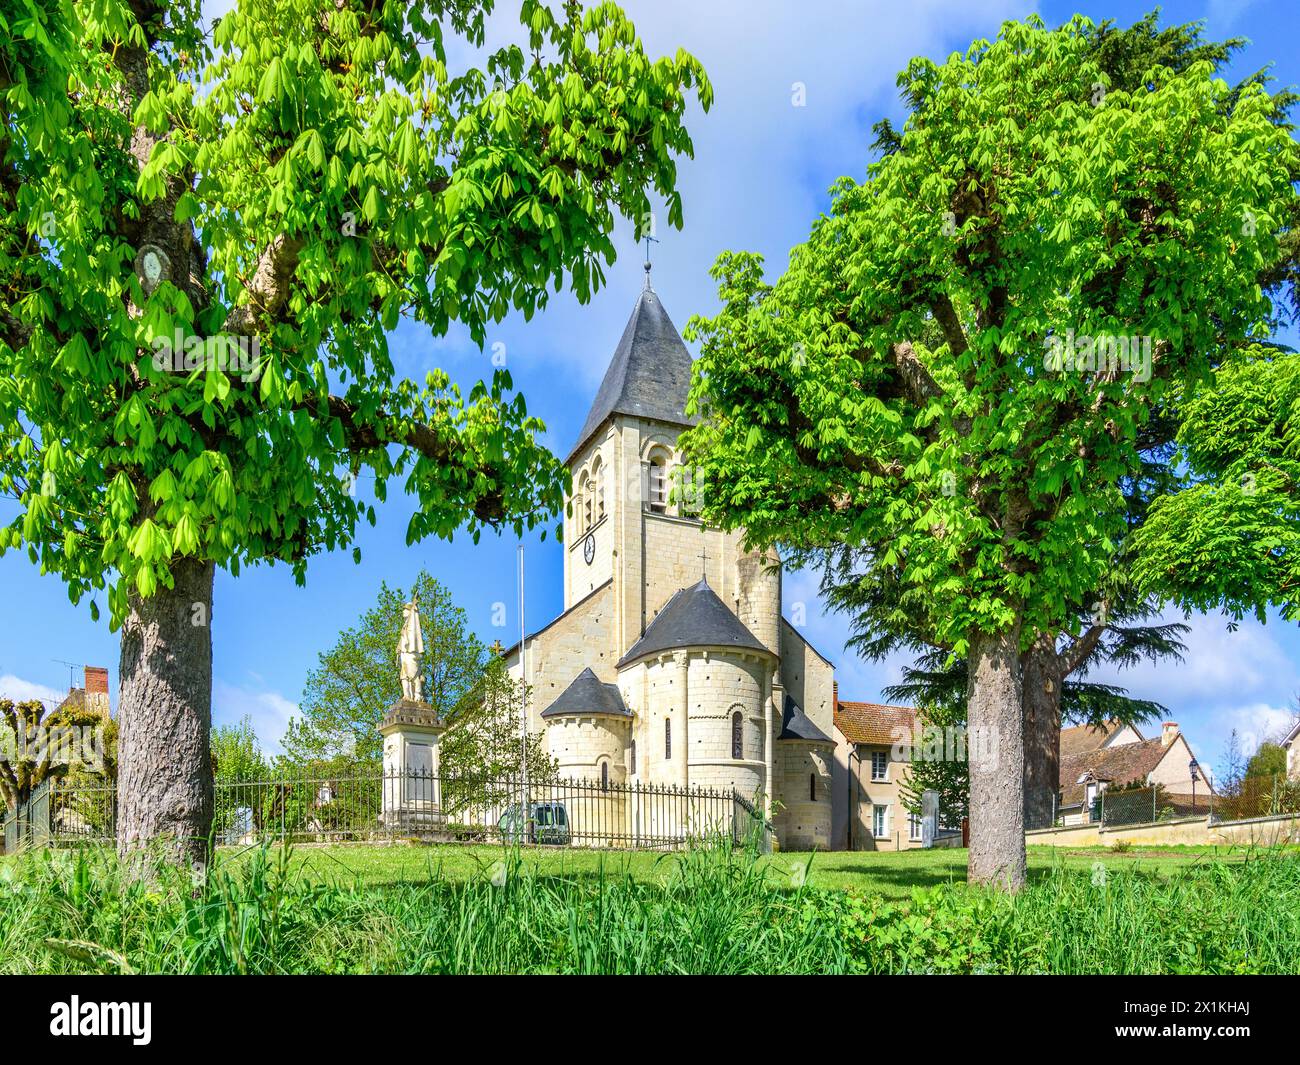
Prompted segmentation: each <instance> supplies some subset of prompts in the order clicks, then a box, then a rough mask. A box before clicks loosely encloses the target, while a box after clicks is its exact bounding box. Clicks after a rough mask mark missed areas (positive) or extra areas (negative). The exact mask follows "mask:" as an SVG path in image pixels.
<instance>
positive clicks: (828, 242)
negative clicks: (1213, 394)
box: [683, 19, 1300, 648]
mask: <svg viewBox="0 0 1300 1065" xmlns="http://www.w3.org/2000/svg"><path fill="white" fill-rule="evenodd" d="M1099 62H1100V61H1099V54H1098V52H1097V51H1096V46H1095V42H1094V38H1093V36H1092V27H1091V24H1090V23H1088V22H1087V21H1086V20H1083V19H1076V20H1074V21H1073V22H1071V23H1070V24H1069V25H1068V26H1066V27H1063V28H1062V29H1060V30H1056V31H1049V30H1047V29H1046V28H1044V27H1043V25H1042V23H1041V22H1040V21H1038V20H1036V19H1031V20H1029V21H1027V22H1024V23H1007V24H1006V25H1004V27H1003V29H1002V31H1001V33H1000V35H999V37H998V38H997V40H995V41H992V42H977V43H976V44H975V45H972V47H971V49H970V50H969V51H968V52H967V53H965V54H960V55H954V56H952V57H950V58H949V59H948V61H947V62H946V63H944V64H941V65H940V64H934V63H930V62H928V61H921V60H918V61H915V62H914V63H913V64H912V65H911V66H910V67H909V69H908V71H907V72H906V74H905V75H904V77H903V78H902V80H901V84H902V85H903V88H904V92H905V95H906V96H907V98H908V100H909V101H913V102H914V110H913V113H912V115H911V117H910V118H909V121H908V124H907V126H906V128H905V130H904V132H903V135H902V137H901V139H900V140H899V141H898V143H897V145H896V146H895V149H894V150H893V151H892V152H891V153H890V154H887V155H885V156H884V157H883V158H882V159H881V160H880V161H879V162H877V163H874V164H873V165H872V166H871V167H870V170H869V177H868V180H867V181H865V182H864V183H862V184H857V183H854V182H852V181H848V180H847V179H845V180H842V181H841V182H840V183H838V184H837V186H836V192H835V200H834V205H833V208H832V211H831V212H830V213H829V215H828V216H826V217H823V218H820V219H818V220H817V221H816V222H815V223H814V225H813V227H812V231H811V234H810V237H809V239H808V241H807V242H806V243H805V244H803V245H801V246H800V247H798V248H795V249H794V250H793V251H792V252H791V256H790V267H789V269H788V270H787V272H786V273H785V274H784V275H783V276H782V277H781V278H780V279H779V280H778V281H777V282H776V283H775V284H774V285H768V284H766V283H765V282H764V281H763V278H762V262H761V260H760V259H759V258H757V257H756V256H752V255H739V254H732V253H728V254H725V255H723V256H721V257H720V258H719V260H718V262H717V264H716V266H715V268H714V271H713V276H714V277H715V278H716V279H717V280H718V282H719V296H720V298H721V300H722V303H723V308H722V310H721V311H720V312H719V313H718V314H717V315H716V316H713V317H711V318H696V319H693V320H692V322H691V324H690V327H689V329H688V335H689V336H692V337H693V338H694V339H697V340H698V341H699V342H700V347H701V358H700V360H699V361H698V362H697V364H696V369H695V376H694V381H693V387H692V405H693V407H692V409H694V410H697V411H700V410H708V411H709V412H710V419H709V420H708V421H706V422H705V423H704V424H701V425H700V426H698V427H696V428H694V429H692V430H690V431H689V432H688V433H687V434H686V435H685V436H684V437H683V441H684V445H685V448H686V460H687V461H688V462H689V463H692V464H694V465H696V466H697V467H698V468H700V469H701V471H702V472H703V474H704V476H705V478H706V483H708V484H709V485H710V486H713V487H714V488H715V491H714V492H712V493H710V496H709V498H708V499H707V500H706V506H705V516H706V518H708V519H710V520H712V521H715V522H718V523H721V524H724V525H726V526H728V527H743V528H745V529H746V530H747V534H748V536H749V538H750V540H751V541H753V542H755V543H756V544H759V545H782V546H784V547H785V548H786V549H787V550H789V551H791V552H793V553H794V555H795V556H796V557H797V558H802V559H808V558H812V559H813V560H815V561H823V562H824V561H827V560H840V559H842V560H844V564H845V565H846V567H848V568H847V569H846V571H845V573H844V574H843V577H844V579H845V580H850V579H856V580H859V581H861V582H862V584H863V585H864V586H866V587H872V588H880V589H888V597H889V598H888V601H889V602H890V603H891V604H893V606H894V607H895V608H896V609H897V611H898V615H897V616H899V617H905V618H907V619H908V624H913V623H915V624H916V625H917V628H916V629H915V630H913V631H919V632H923V633H924V639H925V640H927V641H929V642H933V643H937V644H940V645H942V646H945V647H953V648H960V647H962V646H964V643H965V641H966V640H967V639H968V638H969V635H970V634H971V633H972V632H973V631H975V630H984V631H996V630H998V629H1000V628H1004V627H1007V626H1009V625H1011V624H1012V623H1013V622H1014V621H1015V620H1016V619H1017V618H1023V619H1024V622H1025V624H1024V628H1023V631H1024V633H1025V634H1026V639H1030V638H1032V634H1033V633H1035V632H1059V631H1061V630H1062V629H1063V628H1068V627H1069V626H1071V625H1073V624H1074V623H1075V614H1076V613H1077V610H1078V604H1079V603H1081V602H1084V601H1085V599H1086V597H1087V596H1089V595H1090V594H1092V593H1093V592H1094V590H1095V589H1097V588H1098V587H1102V586H1104V585H1105V584H1106V582H1107V579H1108V576H1109V575H1110V574H1111V573H1113V571H1114V568H1115V567H1116V566H1117V565H1118V564H1119V563H1118V557H1119V555H1120V553H1121V552H1127V551H1128V550H1129V549H1130V543H1129V537H1128V532H1129V528H1130V526H1129V521H1130V518H1131V517H1132V515H1130V514H1129V512H1128V507H1129V504H1128V502H1127V501H1126V498H1125V493H1124V492H1123V491H1122V490H1121V485H1122V484H1127V483H1130V482H1131V480H1132V479H1133V478H1136V477H1138V476H1140V475H1145V474H1144V471H1145V469H1146V464H1147V463H1149V462H1151V461H1153V460H1152V459H1150V457H1149V455H1150V453H1151V450H1152V449H1153V448H1154V449H1159V448H1167V447H1168V444H1169V443H1170V439H1169V437H1170V433H1171V429H1170V428H1169V427H1168V426H1169V423H1170V420H1171V419H1172V418H1173V417H1174V415H1173V414H1172V413H1171V410H1172V408H1174V407H1175V405H1176V404H1178V403H1179V402H1180V401H1181V400H1182V398H1184V397H1185V396H1186V395H1188V394H1190V393H1191V392H1192V391H1194V390H1195V389H1196V387H1197V386H1198V383H1199V382H1201V381H1203V380H1204V379H1205V378H1206V376H1207V375H1208V373H1209V371H1210V367H1211V358H1212V357H1216V355H1217V353H1218V352H1221V351H1222V350H1224V349H1225V348H1226V347H1227V346H1229V345H1232V344H1234V343H1238V342H1239V341H1240V340H1242V339H1249V338H1254V337H1259V336H1262V335H1265V334H1266V333H1267V331H1268V329H1269V328H1270V316H1271V313H1272V312H1271V307H1270V304H1269V300H1268V298H1267V296H1266V295H1264V294H1263V292H1262V286H1261V282H1260V273H1261V269H1262V268H1263V267H1264V266H1265V264H1268V263H1274V262H1276V261H1277V256H1278V243H1277V242H1278V232H1277V227H1276V226H1275V225H1274V224H1273V223H1272V221H1271V220H1272V219H1280V218H1288V217H1294V211H1295V209H1296V194H1295V191H1294V189H1293V187H1292V184H1291V182H1292V179H1293V178H1294V177H1295V176H1296V175H1297V174H1298V173H1300V170H1298V169H1297V167H1298V166H1300V159H1298V157H1297V150H1296V145H1295V144H1294V142H1293V141H1292V139H1291V138H1290V136H1289V135H1288V133H1287V132H1286V130H1284V129H1280V128H1278V126H1277V125H1276V124H1275V122H1274V117H1275V115H1274V109H1273V106H1272V103H1271V101H1270V100H1269V99H1268V97H1267V96H1266V95H1265V94H1264V93H1263V92H1262V91H1261V90H1259V88H1258V87H1254V88H1251V87H1247V88H1245V89H1243V90H1242V91H1241V93H1240V94H1239V95H1236V96H1233V97H1232V99H1231V100H1230V95H1232V94H1230V92H1229V90H1228V89H1227V88H1226V86H1224V85H1223V84H1222V82H1218V81H1216V80H1215V79H1214V77H1213V73H1214V72H1213V68H1212V67H1211V66H1210V65H1209V64H1207V63H1195V62H1189V63H1186V64H1183V65H1182V66H1181V68H1180V69H1179V70H1178V71H1177V72H1175V71H1173V70H1169V69H1155V70H1150V71H1149V72H1148V75H1147V76H1146V77H1144V78H1143V79H1141V81H1140V82H1139V83H1137V84H1133V85H1131V86H1130V85H1129V84H1128V83H1126V82H1123V81H1121V80H1119V79H1109V77H1108V75H1107V74H1106V73H1105V72H1104V71H1103V70H1102V69H1101V66H1100V65H1099ZM1106 81H1110V82H1111V86H1112V87H1111V89H1110V90H1109V91H1108V92H1107V93H1106V94H1105V95H1104V106H1100V105H1097V104H1094V102H1093V100H1092V96H1093V93H1094V84H1095V83H1098V82H1103V83H1104V82H1106ZM1243 204H1250V205H1251V207H1250V208H1249V210H1250V212H1251V214H1250V218H1251V219H1252V220H1253V229H1252V227H1251V226H1244V227H1243V223H1242V217H1243V216H1242V205H1243ZM1266 217H1267V218H1268V219H1269V220H1270V221H1269V222H1267V223H1263V222H1260V221H1259V220H1260V219H1263V218H1266ZM1121 339H1122V340H1123V347H1122V348H1121V347H1120V340H1121ZM1054 341H1055V342H1067V341H1068V343H1069V344H1070V345H1076V342H1077V344H1078V345H1084V346H1085V347H1086V350H1087V353H1088V354H1087V357H1086V359H1081V361H1080V362H1079V363H1078V364H1077V365H1075V364H1073V363H1072V364H1071V366H1070V367H1069V368H1068V369H1062V368H1060V367H1055V368H1053V367H1052V366H1051V365H1050V364H1049V363H1048V361H1047V359H1046V356H1047V354H1048V352H1049V351H1050V350H1051V347H1050V345H1051V343H1052V342H1054ZM1130 341H1132V342H1133V343H1130ZM1071 350H1075V348H1071ZM1079 350H1083V349H1082V348H1080V349H1079ZM1120 350H1122V351H1123V352H1125V353H1128V352H1129V351H1137V352H1139V353H1140V352H1141V351H1143V350H1148V351H1151V352H1152V355H1151V358H1150V359H1149V360H1147V362H1146V365H1145V366H1144V367H1143V368H1142V371H1143V372H1139V371H1138V368H1137V365H1136V364H1134V366H1132V367H1130V366H1129V365H1127V364H1124V365H1120V364H1119V362H1118V356H1115V355H1114V353H1115V352H1116V351H1120ZM1107 352H1110V353H1111V355H1112V356H1113V358H1114V361H1113V363H1104V362H1103V363H1098V361H1097V360H1098V358H1101V359H1103V360H1104V359H1105V358H1106V357H1107V356H1106V353H1107ZM1125 358H1127V354H1126V355H1125ZM1089 360H1090V361H1089ZM1153 423H1155V424H1153ZM1152 441H1154V443H1153V442H1152ZM1265 543H1267V544H1270V545H1276V544H1277V540H1276V539H1275V538H1274V539H1268V540H1266V541H1261V546H1262V545H1263V544H1265ZM1222 546H1223V548H1225V549H1226V546H1227V545H1226V544H1225V545H1222ZM1225 557H1226V550H1221V551H1220V552H1219V553H1218V558H1219V561H1220V563H1222V562H1223V561H1224V559H1225ZM882 594H884V593H883V592H882ZM872 620H873V621H879V620H880V618H879V617H877V618H873V619H872Z"/></svg>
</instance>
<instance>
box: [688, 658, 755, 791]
mask: <svg viewBox="0 0 1300 1065" xmlns="http://www.w3.org/2000/svg"><path fill="white" fill-rule="evenodd" d="M770 669H771V664H770V663H769V662H768V661H766V660H764V659H760V658H758V657H757V656H756V655H746V656H742V655H736V654H731V653H728V652H725V651H707V652H702V653H696V654H692V655H691V659H690V671H689V676H688V682H689V691H688V695H689V700H688V701H689V704H690V711H689V713H690V721H689V726H690V751H689V754H688V762H689V769H690V782H691V784H693V785H696V786H698V787H703V788H733V787H734V788H736V789H737V790H738V791H739V792H740V793H741V794H742V795H745V796H746V797H748V796H752V795H753V794H754V793H755V792H757V791H758V790H759V789H760V788H762V787H763V777H764V775H765V774H764V763H763V689H764V686H765V681H766V677H767V673H768V671H769V670H770ZM737 710H739V711H740V712H741V714H742V715H743V717H742V721H743V731H742V743H741V753H742V755H743V756H744V757H743V758H742V759H741V760H740V761H737V760H735V759H733V758H732V757H731V717H732V714H733V713H735V712H736V711H737Z"/></svg>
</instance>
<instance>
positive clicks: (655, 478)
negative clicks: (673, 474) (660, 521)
mask: <svg viewBox="0 0 1300 1065" xmlns="http://www.w3.org/2000/svg"><path fill="white" fill-rule="evenodd" d="M650 509H651V510H653V511H654V512H655V513H657V514H662V513H663V512H664V511H665V510H667V509H668V464H667V463H666V462H665V461H664V458H663V456H662V455H651V456H650Z"/></svg>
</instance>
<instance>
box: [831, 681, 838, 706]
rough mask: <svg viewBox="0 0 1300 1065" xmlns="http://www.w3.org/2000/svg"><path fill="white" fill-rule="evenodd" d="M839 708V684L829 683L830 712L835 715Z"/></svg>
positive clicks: (835, 682) (836, 682)
mask: <svg viewBox="0 0 1300 1065" xmlns="http://www.w3.org/2000/svg"><path fill="white" fill-rule="evenodd" d="M839 708H840V682H839V681H838V680H833V681H831V712H832V713H835V712H836V711H838V710H839Z"/></svg>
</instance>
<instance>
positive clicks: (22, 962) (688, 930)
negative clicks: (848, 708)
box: [0, 844, 1300, 973]
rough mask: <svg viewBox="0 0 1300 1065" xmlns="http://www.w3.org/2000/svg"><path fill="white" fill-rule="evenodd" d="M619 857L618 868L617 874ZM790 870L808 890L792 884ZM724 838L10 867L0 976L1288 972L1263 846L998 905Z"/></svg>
mask: <svg viewBox="0 0 1300 1065" xmlns="http://www.w3.org/2000/svg"><path fill="white" fill-rule="evenodd" d="M621 866H622V867H621ZM796 879H798V878H796ZM788 884H789V881H788V878H786V877H777V876H776V875H774V874H773V873H772V871H771V867H770V865H768V866H765V865H764V864H763V863H761V862H760V861H757V860H756V859H755V858H754V856H753V855H752V854H750V853H747V852H745V851H743V850H739V849H736V848H733V847H731V846H728V845H725V844H723V845H719V846H718V847H714V848H699V849H696V850H693V851H689V852H686V853H683V854H676V855H666V856H664V857H663V858H661V859H660V860H659V862H658V864H657V866H656V869H655V875H654V876H652V877H650V878H648V879H647V878H645V877H641V878H639V879H634V878H633V877H632V876H631V875H630V873H629V871H628V870H627V868H626V866H625V865H624V863H622V862H621V861H620V860H619V858H618V857H617V856H611V857H610V859H609V860H608V861H607V862H605V863H602V864H601V866H600V867H599V868H597V869H595V870H594V871H593V870H588V871H578V872H574V873H572V874H560V875H548V874H544V873H538V872H535V871H533V870H530V869H529V868H528V867H527V865H526V864H525V863H524V862H523V861H522V860H521V858H520V856H519V854H518V853H511V852H508V851H502V853H501V858H500V860H499V861H496V862H493V863H486V862H485V863H484V866H483V868H482V870H481V871H480V873H479V875H477V876H475V877H473V878H471V879H469V880H468V881H464V880H460V879H452V878H449V877H443V876H441V875H440V871H439V867H438V864H437V862H436V861H435V860H431V861H430V863H429V867H428V875H427V877H426V878H425V880H423V881H422V882H414V883H409V882H404V883H400V884H393V885H386V886H377V885H364V884H362V883H360V882H359V881H357V880H356V879H354V878H353V879H350V878H349V877H348V875H347V874H345V873H341V874H340V876H339V877H338V878H337V879H335V880H334V881H333V882H328V881H327V882H321V881H320V880H319V879H314V878H308V877H305V876H303V875H302V874H301V871H300V870H295V869H294V867H293V865H292V864H291V862H290V860H289V854H288V852H287V851H283V850H280V851H273V850H261V851H257V852H254V853H251V854H245V855H241V856H238V857H237V858H234V859H231V858H227V859H223V860H219V861H218V863H217V864H216V865H215V866H214V868H213V869H212V871H211V873H210V875H209V877H208V878H207V880H206V882H205V883H204V884H202V885H199V886H197V887H196V886H195V885H194V884H193V883H191V880H190V878H189V877H188V875H186V874H182V873H177V872H174V871H170V872H169V871H166V870H163V871H161V872H160V873H159V875H158V877H157V878H156V879H154V880H153V881H151V882H149V883H140V882H132V881H128V879H127V878H125V877H123V876H122V874H121V870H120V869H119V867H118V865H117V862H116V860H115V859H114V858H113V857H112V855H111V854H108V853H105V852H93V851H81V852H73V853H69V852H55V853H52V854H47V855H36V854H33V855H28V856H26V857H25V858H23V859H22V860H21V861H17V862H12V861H11V862H6V863H4V864H3V865H0V972H4V973H32V972H88V971H100V972H165V973H282V972H283V973H303V972H314V973H351V972H420V973H498V972H521V973H522V972H527V973H533V972H555V973H692V972H694V973H765V972H781V973H787V972H788V973H811V972H830V973H834V972H1060V973H1090V972H1152V973H1163V972H1288V971H1290V972H1294V971H1296V970H1297V968H1300V957H1298V956H1297V955H1298V952H1297V951H1296V950H1295V944H1296V943H1297V942H1300V857H1297V856H1296V855H1295V854H1291V855H1287V854H1284V853H1281V852H1276V853H1273V852H1261V853H1259V854H1258V855H1255V856H1252V857H1251V858H1250V860H1248V861H1245V862H1241V863H1237V864H1233V865H1224V864H1222V863H1218V862H1213V861H1207V862H1206V863H1204V864H1200V865H1197V866H1196V867H1194V868H1193V869H1191V870H1190V871H1189V872H1187V873H1183V874H1180V875H1178V876H1176V877H1173V878H1153V877H1147V876H1144V875H1142V874H1140V873H1137V872H1130V871H1120V872H1116V871H1110V872H1109V873H1105V874H1099V875H1090V874H1089V873H1088V872H1087V871H1084V872H1079V871H1075V870H1069V869H1066V868H1064V867H1061V868H1057V869H1055V870H1053V872H1052V873H1051V874H1050V875H1049V876H1048V877H1046V878H1045V879H1043V880H1041V881H1039V882H1037V883H1035V884H1034V885H1033V886H1032V887H1030V888H1029V889H1028V890H1026V891H1025V892H1024V893H1022V894H1021V895H1019V896H1017V897H1015V898H1006V897H1003V896H998V895H994V894H990V893H986V892H982V891H977V890H973V889H969V888H966V887H964V886H961V885H955V886H950V887H938V888H932V889H929V890H925V891H919V890H918V891H917V892H915V893H914V895H913V897H912V899H911V900H910V901H908V902H902V903H900V902H897V901H887V900H884V899H881V898H878V897H864V896H859V895H856V894H854V893H852V892H843V891H825V890H817V889H813V888H811V887H808V886H800V887H795V888H793V889H791V888H789V886H788Z"/></svg>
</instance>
